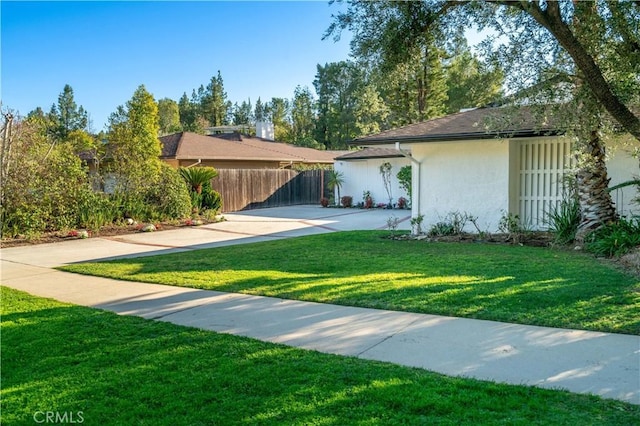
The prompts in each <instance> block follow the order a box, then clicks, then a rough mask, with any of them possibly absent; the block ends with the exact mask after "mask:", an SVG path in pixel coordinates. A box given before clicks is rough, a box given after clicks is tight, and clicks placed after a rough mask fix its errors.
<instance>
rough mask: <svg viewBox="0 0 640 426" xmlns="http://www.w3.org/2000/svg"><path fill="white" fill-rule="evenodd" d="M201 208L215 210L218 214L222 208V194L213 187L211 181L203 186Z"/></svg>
mask: <svg viewBox="0 0 640 426" xmlns="http://www.w3.org/2000/svg"><path fill="white" fill-rule="evenodd" d="M201 208H202V209H203V210H205V211H207V210H210V211H213V212H215V213H216V214H217V213H219V212H220V210H222V196H221V195H220V193H219V192H218V191H215V190H213V189H212V188H211V184H210V183H207V184H205V185H204V186H203V189H202V201H201Z"/></svg>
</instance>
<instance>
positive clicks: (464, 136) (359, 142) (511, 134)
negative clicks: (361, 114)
mask: <svg viewBox="0 0 640 426" xmlns="http://www.w3.org/2000/svg"><path fill="white" fill-rule="evenodd" d="M563 133H564V132H563V131H561V130H554V129H544V130H534V129H529V130H514V131H501V132H471V133H450V134H435V135H421V136H395V137H394V136H389V137H383V138H366V139H364V138H363V139H354V140H353V141H351V142H349V145H352V146H369V145H388V144H392V143H395V142H404V143H427V142H454V141H463V140H483V139H496V138H525V137H536V136H538V137H539V136H556V135H560V134H563Z"/></svg>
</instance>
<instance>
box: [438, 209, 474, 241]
mask: <svg viewBox="0 0 640 426" xmlns="http://www.w3.org/2000/svg"><path fill="white" fill-rule="evenodd" d="M472 220H473V221H475V220H477V218H475V217H473V216H471V215H470V214H469V213H460V212H458V211H455V212H450V213H447V215H446V216H445V217H444V218H443V220H442V221H441V222H438V223H436V224H435V225H433V226H432V227H431V229H430V230H429V235H434V236H447V235H460V234H462V233H463V232H464V227H465V226H466V224H467V221H472Z"/></svg>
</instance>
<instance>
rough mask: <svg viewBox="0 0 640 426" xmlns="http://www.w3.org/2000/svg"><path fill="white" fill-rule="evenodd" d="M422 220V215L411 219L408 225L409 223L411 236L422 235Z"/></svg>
mask: <svg viewBox="0 0 640 426" xmlns="http://www.w3.org/2000/svg"><path fill="white" fill-rule="evenodd" d="M423 220H424V215H423V214H421V215H418V216H416V217H412V218H411V221H410V222H409V223H411V229H412V230H413V234H414V235H421V234H422V221H423Z"/></svg>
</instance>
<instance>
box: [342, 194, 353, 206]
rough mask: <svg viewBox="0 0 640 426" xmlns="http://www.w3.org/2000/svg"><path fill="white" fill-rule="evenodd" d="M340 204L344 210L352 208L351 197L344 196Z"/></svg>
mask: <svg viewBox="0 0 640 426" xmlns="http://www.w3.org/2000/svg"><path fill="white" fill-rule="evenodd" d="M340 204H342V207H345V208H347V207H351V206H353V197H352V196H351V195H345V196H344V197H342V198H340Z"/></svg>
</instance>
